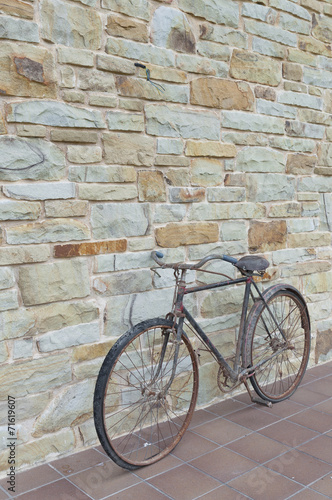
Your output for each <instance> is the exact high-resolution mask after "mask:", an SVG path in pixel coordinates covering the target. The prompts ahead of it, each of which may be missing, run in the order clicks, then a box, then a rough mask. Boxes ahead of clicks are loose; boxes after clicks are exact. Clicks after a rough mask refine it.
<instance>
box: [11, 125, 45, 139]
mask: <svg viewBox="0 0 332 500" xmlns="http://www.w3.org/2000/svg"><path fill="white" fill-rule="evenodd" d="M16 133H17V135H18V136H20V137H46V133H47V129H46V127H44V126H43V125H27V124H25V125H24V124H22V125H21V124H17V125H16Z"/></svg>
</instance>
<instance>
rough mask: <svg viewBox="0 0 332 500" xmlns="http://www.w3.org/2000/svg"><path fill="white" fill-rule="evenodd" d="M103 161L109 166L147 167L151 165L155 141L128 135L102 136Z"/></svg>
mask: <svg viewBox="0 0 332 500" xmlns="http://www.w3.org/2000/svg"><path fill="white" fill-rule="evenodd" d="M103 143H104V147H105V160H106V161H107V162H108V163H110V164H119V165H136V166H142V165H144V166H146V167H149V166H151V165H152V164H153V158H154V153H155V141H154V139H153V138H152V137H146V136H143V135H141V134H130V133H120V132H118V133H114V132H110V133H105V134H104V135H103Z"/></svg>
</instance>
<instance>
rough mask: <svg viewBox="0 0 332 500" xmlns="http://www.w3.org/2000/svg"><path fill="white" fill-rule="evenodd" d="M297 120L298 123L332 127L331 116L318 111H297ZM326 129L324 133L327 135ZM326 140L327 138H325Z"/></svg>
mask: <svg viewBox="0 0 332 500" xmlns="http://www.w3.org/2000/svg"><path fill="white" fill-rule="evenodd" d="M298 118H299V121H300V122H309V123H319V124H321V125H326V126H327V127H328V126H329V125H332V116H331V115H330V114H327V113H321V112H320V111H315V110H313V109H304V108H302V109H299V110H298ZM328 130H329V129H328V128H327V129H326V133H328ZM327 138H328V137H327Z"/></svg>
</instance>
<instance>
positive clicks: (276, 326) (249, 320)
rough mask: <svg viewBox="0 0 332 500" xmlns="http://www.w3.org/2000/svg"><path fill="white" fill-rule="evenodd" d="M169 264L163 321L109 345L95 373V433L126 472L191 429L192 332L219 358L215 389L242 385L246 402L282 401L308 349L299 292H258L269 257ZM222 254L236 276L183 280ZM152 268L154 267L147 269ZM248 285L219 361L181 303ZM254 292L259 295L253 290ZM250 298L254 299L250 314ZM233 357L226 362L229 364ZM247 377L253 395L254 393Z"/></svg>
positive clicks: (284, 288)
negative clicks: (229, 352)
mask: <svg viewBox="0 0 332 500" xmlns="http://www.w3.org/2000/svg"><path fill="white" fill-rule="evenodd" d="M151 256H152V258H153V259H154V261H155V262H156V263H157V264H158V266H160V268H162V269H166V268H172V269H173V270H174V275H175V291H174V299H173V305H172V310H171V312H170V313H169V314H167V316H166V317H165V318H154V319H150V320H147V321H143V322H141V323H139V324H137V325H135V326H134V327H133V328H131V329H130V330H128V331H127V332H126V333H125V334H124V335H122V336H121V337H120V338H119V339H118V340H117V341H116V343H115V344H114V345H113V347H112V348H111V350H110V351H109V353H108V354H107V355H106V358H105V360H104V362H103V365H102V367H101V369H100V372H99V375H98V378H97V382H96V388H95V394H94V420H95V427H96V431H97V435H98V437H99V440H100V442H101V444H102V446H103V448H104V450H105V451H106V453H107V454H108V455H109V456H110V457H111V458H112V459H113V461H114V462H115V463H117V464H118V465H120V466H121V467H124V468H126V469H129V470H135V469H137V468H138V467H142V466H145V465H150V464H152V463H155V462H156V461H158V460H160V459H162V458H163V457H165V456H166V455H167V454H168V453H170V452H171V451H172V450H173V449H174V448H175V446H176V445H177V444H178V443H179V441H180V439H181V438H182V436H183V434H184V432H185V431H186V429H187V428H188V425H189V423H190V420H191V417H192V415H193V411H194V408H195V405H196V401H197V394H198V371H199V370H198V359H197V358H198V355H197V352H196V351H195V350H194V348H193V346H192V342H191V340H190V338H189V336H188V333H187V332H186V331H185V330H184V327H185V328H186V329H189V331H191V332H192V333H193V334H195V335H196V336H197V337H198V338H199V339H200V341H201V342H202V343H203V345H204V346H205V350H207V351H208V352H209V353H210V354H211V355H212V356H213V357H214V359H215V360H216V361H217V363H218V364H219V372H218V377H217V382H218V386H219V388H220V389H221V390H223V391H224V392H229V391H231V390H233V389H234V388H235V387H238V386H239V385H240V384H241V383H244V385H245V387H246V389H247V391H248V393H249V395H250V397H251V399H252V401H254V402H258V403H262V404H266V405H267V406H272V403H276V402H279V401H283V400H284V399H286V398H289V397H290V396H291V395H292V394H293V393H294V391H295V390H296V388H297V387H298V385H299V383H300V382H301V379H302V377H303V375H304V373H305V370H306V367H307V363H308V359H309V352H310V318H309V313H308V308H307V305H306V303H305V300H304V298H303V296H302V295H301V293H300V292H299V291H298V290H297V289H296V288H294V287H293V286H291V285H287V284H277V285H273V286H270V287H269V288H267V289H265V290H264V291H262V292H261V291H260V290H259V288H258V285H257V284H256V282H255V277H257V276H258V277H262V276H263V275H264V273H265V271H266V269H267V268H268V266H269V262H268V261H267V260H266V259H264V258H263V257H259V256H245V257H242V258H241V259H239V260H237V259H235V258H233V257H230V256H227V255H222V256H219V255H210V256H207V257H205V258H203V259H202V260H200V261H199V262H198V263H197V264H188V263H175V264H165V263H164V262H163V261H162V260H161V259H162V258H163V254H162V253H160V252H152V254H151ZM216 259H221V260H224V261H226V262H228V263H230V264H232V265H233V266H235V267H236V268H237V270H238V271H240V273H241V277H239V278H234V279H233V278H230V277H229V276H226V275H224V274H222V273H216V272H213V271H207V270H205V271H206V272H213V274H221V275H222V276H223V277H226V278H227V280H226V281H225V280H221V281H217V282H216V283H210V284H205V285H201V286H190V287H187V285H186V272H187V271H188V270H197V269H200V270H201V271H203V270H202V269H201V268H202V266H203V265H204V264H206V263H207V262H209V261H211V260H216ZM152 269H153V270H154V271H155V272H157V271H156V269H159V268H156V267H154V268H152ZM238 284H245V292H244V298H243V304H242V313H241V319H240V327H239V333H238V338H237V342H236V351H235V354H234V356H233V359H232V360H230V359H225V358H224V357H223V356H222V354H221V353H220V352H219V350H218V349H217V348H216V347H215V346H214V345H213V343H212V342H211V340H210V339H209V337H208V336H207V335H206V334H205V333H204V331H203V330H202V328H201V327H200V326H199V325H198V323H197V322H196V320H195V319H194V318H193V316H192V315H191V314H190V313H189V311H188V310H187V309H186V307H185V306H184V305H183V300H184V297H185V296H186V295H188V294H190V293H196V292H200V291H203V290H211V289H215V288H221V287H227V286H231V285H238ZM253 289H254V291H255V292H256V295H255V294H254V292H253ZM250 298H251V299H252V300H253V305H252V307H251V309H250V311H249V313H248V306H249V301H250ZM231 361H232V362H231ZM248 380H250V382H251V385H252V387H253V389H254V391H255V392H256V394H257V396H256V397H254V396H253V395H252V394H251V391H250V388H249V385H248Z"/></svg>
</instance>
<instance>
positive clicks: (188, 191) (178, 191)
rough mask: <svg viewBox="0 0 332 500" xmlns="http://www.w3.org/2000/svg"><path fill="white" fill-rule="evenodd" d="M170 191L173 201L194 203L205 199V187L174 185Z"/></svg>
mask: <svg viewBox="0 0 332 500" xmlns="http://www.w3.org/2000/svg"><path fill="white" fill-rule="evenodd" d="M169 193H170V201H171V202H172V203H193V202H199V201H204V199H205V189H203V188H185V187H172V188H169Z"/></svg>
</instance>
